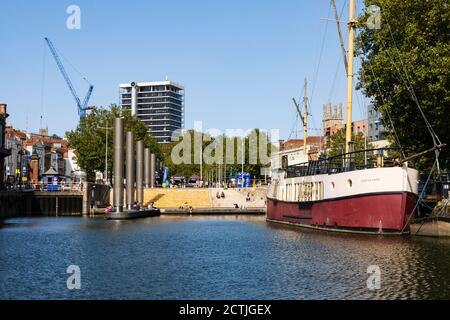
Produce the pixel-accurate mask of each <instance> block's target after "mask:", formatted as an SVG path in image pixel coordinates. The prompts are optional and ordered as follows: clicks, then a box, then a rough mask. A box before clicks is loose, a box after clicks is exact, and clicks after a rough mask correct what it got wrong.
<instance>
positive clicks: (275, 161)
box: [270, 136, 326, 178]
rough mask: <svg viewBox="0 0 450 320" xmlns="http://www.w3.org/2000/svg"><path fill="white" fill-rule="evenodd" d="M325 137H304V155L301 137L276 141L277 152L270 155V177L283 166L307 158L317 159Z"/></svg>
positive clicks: (301, 161) (297, 162)
mask: <svg viewBox="0 0 450 320" xmlns="http://www.w3.org/2000/svg"><path fill="white" fill-rule="evenodd" d="M325 141H326V138H325V137H323V136H308V137H306V155H305V152H304V151H303V139H289V140H286V141H284V140H280V141H278V143H276V149H278V151H277V152H273V153H272V155H271V167H270V169H271V177H272V178H274V177H275V176H276V174H278V173H279V172H281V169H282V168H283V167H284V166H292V165H296V164H300V163H305V162H308V161H309V160H318V159H319V157H320V156H321V153H322V152H323V151H324V147H325V146H326V144H325Z"/></svg>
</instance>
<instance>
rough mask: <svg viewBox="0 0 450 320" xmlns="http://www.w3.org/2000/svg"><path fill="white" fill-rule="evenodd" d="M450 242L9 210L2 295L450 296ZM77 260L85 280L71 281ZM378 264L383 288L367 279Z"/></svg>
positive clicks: (238, 221) (235, 220)
mask: <svg viewBox="0 0 450 320" xmlns="http://www.w3.org/2000/svg"><path fill="white" fill-rule="evenodd" d="M449 249H450V241H449V240H442V239H429V238H410V237H379V236H372V237H367V236H354V235H345V234H334V233H324V232H317V231H311V230H301V229H297V228H293V227H287V226H282V225H277V224H269V223H266V222H265V220H264V217H261V216H228V215H224V216H217V217H211V216H168V215H167V216H161V217H157V218H148V219H142V220H134V221H106V220H104V219H101V218H95V219H90V218H20V219H10V220H7V221H6V223H5V224H3V225H2V226H1V227H0V285H1V287H2V290H1V293H0V298H3V299H11V298H12V299H17V298H27V299H28V298H30V299H42V298H44V299H55V298H56V299H60V298H72V299H78V298H80V299H86V298H94V299H104V298H116V299H117V298H124V299H410V298H416V299H430V298H447V299H448V298H450V274H449V270H450V250H449ZM70 264H76V265H79V266H80V268H81V273H82V289H81V290H77V291H70V290H68V289H67V288H66V286H65V282H66V279H67V274H66V273H65V271H66V268H67V266H68V265H70ZM370 265H378V266H379V267H380V269H381V288H380V290H374V291H371V290H368V289H367V286H366V281H367V277H368V274H367V268H368V266H370Z"/></svg>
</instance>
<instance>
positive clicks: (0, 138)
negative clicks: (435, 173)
mask: <svg viewBox="0 0 450 320" xmlns="http://www.w3.org/2000/svg"><path fill="white" fill-rule="evenodd" d="M6 118H8V113H7V112H6V104H4V103H2V104H0V188H1V187H2V186H3V183H4V181H5V180H4V176H5V174H4V168H5V166H4V161H5V158H6V157H8V156H9V155H10V154H11V151H10V150H9V149H7V148H6V136H5V129H6Z"/></svg>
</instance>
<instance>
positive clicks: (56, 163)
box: [25, 131, 71, 181]
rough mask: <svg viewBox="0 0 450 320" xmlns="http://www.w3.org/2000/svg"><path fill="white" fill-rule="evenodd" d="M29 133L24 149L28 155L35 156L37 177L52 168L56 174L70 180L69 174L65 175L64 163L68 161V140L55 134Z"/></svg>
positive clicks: (40, 176)
mask: <svg viewBox="0 0 450 320" xmlns="http://www.w3.org/2000/svg"><path fill="white" fill-rule="evenodd" d="M42 133H43V132H42V131H41V132H40V134H33V133H32V134H30V138H29V139H28V140H27V141H26V143H25V145H26V150H27V151H28V153H29V155H30V162H31V157H32V155H35V157H37V161H38V170H39V174H38V175H37V176H39V179H41V178H42V175H43V174H44V173H46V172H48V171H49V170H50V169H53V170H54V171H56V172H57V174H58V176H59V177H60V178H61V179H64V180H65V181H70V179H71V175H70V174H69V175H67V170H66V165H67V162H68V156H69V155H68V141H67V140H66V139H62V138H58V137H55V136H48V135H42Z"/></svg>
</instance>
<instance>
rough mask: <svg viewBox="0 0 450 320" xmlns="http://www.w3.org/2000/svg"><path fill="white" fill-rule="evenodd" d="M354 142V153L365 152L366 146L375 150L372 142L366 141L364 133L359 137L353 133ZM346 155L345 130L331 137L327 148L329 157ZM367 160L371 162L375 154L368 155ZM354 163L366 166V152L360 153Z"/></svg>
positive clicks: (356, 155) (340, 130)
mask: <svg viewBox="0 0 450 320" xmlns="http://www.w3.org/2000/svg"><path fill="white" fill-rule="evenodd" d="M352 141H353V142H354V145H353V148H354V151H359V150H364V149H365V145H367V149H371V148H373V145H372V144H371V143H370V142H367V141H366V142H365V141H364V134H363V133H362V132H360V133H358V134H357V135H355V134H353V133H352ZM343 153H345V128H342V129H339V130H338V131H337V132H336V133H335V134H334V135H332V136H331V138H330V142H329V144H328V146H327V154H326V155H327V157H334V156H339V155H341V154H343ZM367 158H368V159H369V160H370V159H372V158H374V155H373V152H369V153H368V154H367ZM354 162H355V163H356V164H359V165H362V164H364V152H358V153H356V154H355V156H354Z"/></svg>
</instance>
